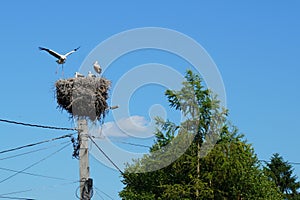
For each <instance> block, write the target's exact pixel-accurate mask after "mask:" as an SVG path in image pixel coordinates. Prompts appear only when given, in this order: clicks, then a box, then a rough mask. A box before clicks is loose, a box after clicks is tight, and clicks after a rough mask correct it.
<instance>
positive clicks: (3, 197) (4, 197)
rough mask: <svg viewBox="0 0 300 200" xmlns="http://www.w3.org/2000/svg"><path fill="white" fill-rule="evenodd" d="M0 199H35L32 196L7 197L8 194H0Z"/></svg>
mask: <svg viewBox="0 0 300 200" xmlns="http://www.w3.org/2000/svg"><path fill="white" fill-rule="evenodd" d="M0 199H23V200H36V199H32V198H24V197H9V196H0Z"/></svg>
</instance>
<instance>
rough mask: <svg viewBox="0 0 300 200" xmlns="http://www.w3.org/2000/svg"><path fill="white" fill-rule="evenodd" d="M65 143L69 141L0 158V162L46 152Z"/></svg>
mask: <svg viewBox="0 0 300 200" xmlns="http://www.w3.org/2000/svg"><path fill="white" fill-rule="evenodd" d="M67 143H69V141H67V142H63V143H60V144H55V145H51V146H48V147H43V148H39V149H35V150H32V151H28V152H24V153H19V154H16V155H12V156H7V157H4V158H0V161H1V160H7V159H11V158H16V157H19V156H24V155H27V154H31V153H36V152H39V151H43V150H47V149H50V148H53V147H57V146H59V145H62V144H67Z"/></svg>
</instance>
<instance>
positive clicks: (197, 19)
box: [0, 0, 300, 200]
mask: <svg viewBox="0 0 300 200" xmlns="http://www.w3.org/2000/svg"><path fill="white" fill-rule="evenodd" d="M299 8H300V3H299V1H296V0H291V1H270V0H266V1H243V2H239V1H210V2H207V1H196V0H195V1H187V2H183V1H181V2H180V1H169V0H165V1H163V2H162V1H156V0H154V1H147V2H146V1H145V2H141V1H127V2H125V1H110V2H104V1H88V2H74V1H57V0H54V1H51V2H42V1H31V0H29V1H15V0H11V1H2V2H1V6H0V26H1V38H0V43H1V45H0V52H1V55H0V59H1V73H2V76H1V79H0V84H1V87H0V93H1V105H0V108H1V113H0V118H2V119H11V120H16V121H22V122H32V123H36V124H45V125H53V126H59V127H74V126H75V124H74V122H73V121H72V120H70V119H69V116H68V115H67V114H66V113H65V112H60V111H59V110H57V109H56V106H57V105H56V100H55V96H54V83H55V81H56V80H57V79H58V78H60V76H61V75H60V73H59V74H57V75H56V74H55V68H56V66H57V65H56V63H55V60H54V59H53V58H52V57H51V56H49V55H47V54H46V53H45V52H40V51H39V50H38V47H39V46H45V47H49V48H53V49H55V50H57V51H59V52H67V51H69V50H71V49H73V48H75V47H77V46H81V48H80V49H79V51H78V52H76V53H74V54H73V55H71V56H70V57H69V59H68V61H67V63H66V64H65V77H71V76H73V74H74V73H75V72H76V71H78V70H79V68H80V66H81V64H82V62H83V61H84V59H85V58H86V57H87V56H88V54H89V53H90V52H91V51H92V50H93V49H94V48H95V47H96V46H97V45H98V44H99V43H101V42H103V41H104V40H106V39H107V38H109V37H111V36H113V35H115V34H118V33H120V32H123V31H126V30H129V29H134V28H143V27H162V28H168V29H173V30H175V31H178V32H181V33H183V34H185V35H187V36H189V37H191V38H193V39H194V40H195V41H197V42H198V43H199V44H200V45H202V46H203V48H205V49H206V51H207V52H208V54H209V55H210V56H211V58H212V59H213V60H214V62H215V63H216V65H217V67H218V69H219V71H220V74H221V76H222V79H223V82H224V86H225V89H226V97H227V107H228V109H229V112H230V116H229V119H230V120H231V122H232V123H233V124H234V125H236V126H237V127H238V128H239V130H240V132H241V133H244V134H245V136H246V138H247V140H248V142H249V143H251V144H253V146H254V149H255V152H256V153H257V155H258V157H259V159H262V160H269V158H270V157H271V155H272V154H273V153H276V152H278V153H279V154H281V155H282V156H283V157H284V159H286V160H288V161H291V162H300V158H299V141H300V136H299V132H300V129H299V126H298V124H299V122H300V121H299V113H300V106H299V98H300V93H299V86H300V79H299V74H300V69H299V67H300V64H299V53H300V39H299V35H300V28H299V27H300V20H299V19H300V13H299ZM108 51H109V49H108ZM150 62H152V63H162V64H168V65H169V66H172V67H174V68H175V69H176V70H178V71H179V72H180V73H184V71H185V69H186V68H189V67H190V66H189V65H188V63H186V62H185V61H183V60H180V59H178V58H176V57H174V56H172V55H169V54H167V53H164V52H157V51H151V50H149V51H144V52H141V53H140V54H139V53H136V54H134V55H131V54H128V55H124V56H123V57H121V58H120V59H118V60H117V61H116V62H114V63H113V66H112V67H111V68H109V69H108V71H107V73H106V74H105V76H106V77H107V78H108V79H111V80H112V81H113V82H112V87H113V88H114V83H117V81H118V80H119V79H120V78H121V77H122V75H123V74H125V73H126V72H127V71H129V70H130V69H133V68H134V67H136V66H139V65H142V64H144V63H150ZM137 78H139V77H137ZM163 90H164V88H163V87H160V86H159V85H156V86H152V87H151V86H149V87H146V86H145V87H142V88H140V89H139V90H137V91H136V92H135V93H134V94H133V95H132V97H131V100H130V102H129V104H128V105H121V106H123V107H127V106H128V107H129V110H130V114H131V115H132V116H136V118H135V119H138V123H141V124H143V123H146V122H145V121H143V120H149V116H148V111H149V108H151V106H152V105H154V104H161V105H162V106H166V105H167V103H166V101H165V99H162V97H163ZM149 91H150V92H152V94H153V95H149V93H148V92H149ZM111 92H112V93H113V90H112V91H111ZM139 102H143V103H139ZM166 109H167V108H166ZM167 111H168V110H167ZM114 112H116V113H117V112H118V110H116V111H114ZM168 112H169V111H168ZM138 116H139V117H140V118H139V117H138ZM141 117H144V118H141ZM106 120H107V122H113V117H112V114H110V115H109V116H108V118H107V119H106ZM0 132H1V135H2V140H1V141H0V147H1V148H0V150H5V149H10V148H14V147H17V146H21V145H25V144H28V143H32V142H38V141H42V140H46V139H50V138H54V137H58V136H61V135H64V134H69V133H72V131H69V132H68V131H52V130H44V129H38V128H27V127H22V126H15V125H10V124H4V123H1V124H0ZM117 139H118V141H121V142H128V139H126V138H122V137H118V138H117ZM149 140H151V138H150V139H149ZM64 141H67V140H64ZM64 141H56V142H54V143H51V144H45V145H44V146H43V147H45V148H46V147H47V148H48V147H49V149H46V150H43V151H42V150H41V151H39V152H36V153H32V154H28V155H23V156H19V157H16V158H13V159H6V160H0V162H1V165H0V166H1V167H2V168H8V169H14V170H22V169H24V168H26V167H27V166H29V165H31V164H33V163H34V162H37V161H38V160H40V159H42V158H44V157H45V156H47V155H49V154H51V153H52V152H54V151H56V150H58V149H59V148H60V147H63V145H64V144H61V143H62V142H64ZM135 142H141V141H139V140H137V141H135ZM53 145H54V146H53ZM119 145H120V147H121V148H127V150H128V151H131V150H132V151H133V150H135V151H138V152H143V151H146V150H145V149H143V148H141V147H139V148H141V150H138V149H137V148H138V147H135V148H134V149H133V147H130V146H126V144H124V143H122V144H119ZM50 147H51V148H50ZM35 149H38V147H36V148H35ZM29 150H30V149H28V151H29ZM31 150H32V149H31ZM93 150H95V149H93ZM23 152H26V151H25V150H24V151H23ZM16 153H22V152H12V153H11V154H10V155H15V154H16ZM71 154H72V147H71V146H68V147H67V148H65V149H63V150H62V151H61V152H59V153H57V154H55V155H54V156H53V157H50V158H49V159H47V160H45V161H43V162H41V163H40V164H38V165H36V166H34V167H32V168H31V169H29V170H28V171H26V172H29V173H37V174H41V175H47V176H54V177H63V178H65V179H66V180H56V179H53V180H52V179H49V178H42V177H34V176H30V175H26V174H18V175H16V176H15V177H13V178H11V179H9V180H7V181H5V182H3V183H0V184H1V190H0V195H2V194H5V193H10V192H16V191H24V190H28V191H27V192H23V193H16V194H10V195H8V196H17V197H28V198H29V197H31V198H36V199H46V200H47V199H53V198H56V199H74V195H75V191H76V189H77V187H78V183H72V182H74V181H76V180H78V174H79V172H78V161H77V160H75V159H72V157H71ZM0 156H2V157H0V159H1V158H4V157H5V156H9V155H0ZM116 162H118V161H116ZM90 164H91V176H92V177H93V178H94V183H95V186H96V187H97V188H98V189H97V191H98V192H96V194H95V196H94V199H109V198H108V196H107V195H109V196H111V197H112V198H113V199H118V195H117V194H118V191H120V190H121V189H122V184H121V182H120V174H119V172H118V171H116V170H114V169H111V168H109V167H106V166H104V165H103V164H102V163H101V162H99V161H98V160H96V159H95V158H94V157H92V156H91V159H90ZM294 167H295V172H296V175H297V176H298V177H300V165H294ZM11 174H12V173H11V172H7V171H3V170H2V171H1V170H0V181H1V180H3V179H5V178H6V177H8V176H9V175H11ZM100 191H102V192H100ZM103 192H104V193H105V194H107V195H105V194H104V193H103Z"/></svg>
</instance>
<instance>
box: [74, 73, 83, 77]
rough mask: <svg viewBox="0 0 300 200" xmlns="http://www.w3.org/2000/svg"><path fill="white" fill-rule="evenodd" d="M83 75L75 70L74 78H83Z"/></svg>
mask: <svg viewBox="0 0 300 200" xmlns="http://www.w3.org/2000/svg"><path fill="white" fill-rule="evenodd" d="M83 77H84V75H83V74H80V73H79V72H75V78H83Z"/></svg>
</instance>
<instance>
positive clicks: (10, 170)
mask: <svg viewBox="0 0 300 200" xmlns="http://www.w3.org/2000/svg"><path fill="white" fill-rule="evenodd" d="M0 170H3V171H8V172H17V173H20V174H26V175H30V176H36V177H41V178H48V179H55V180H62V181H71V180H70V179H65V178H59V177H54V176H45V175H41V174H35V173H29V172H22V171H17V170H13V169H8V168H3V167H0Z"/></svg>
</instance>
